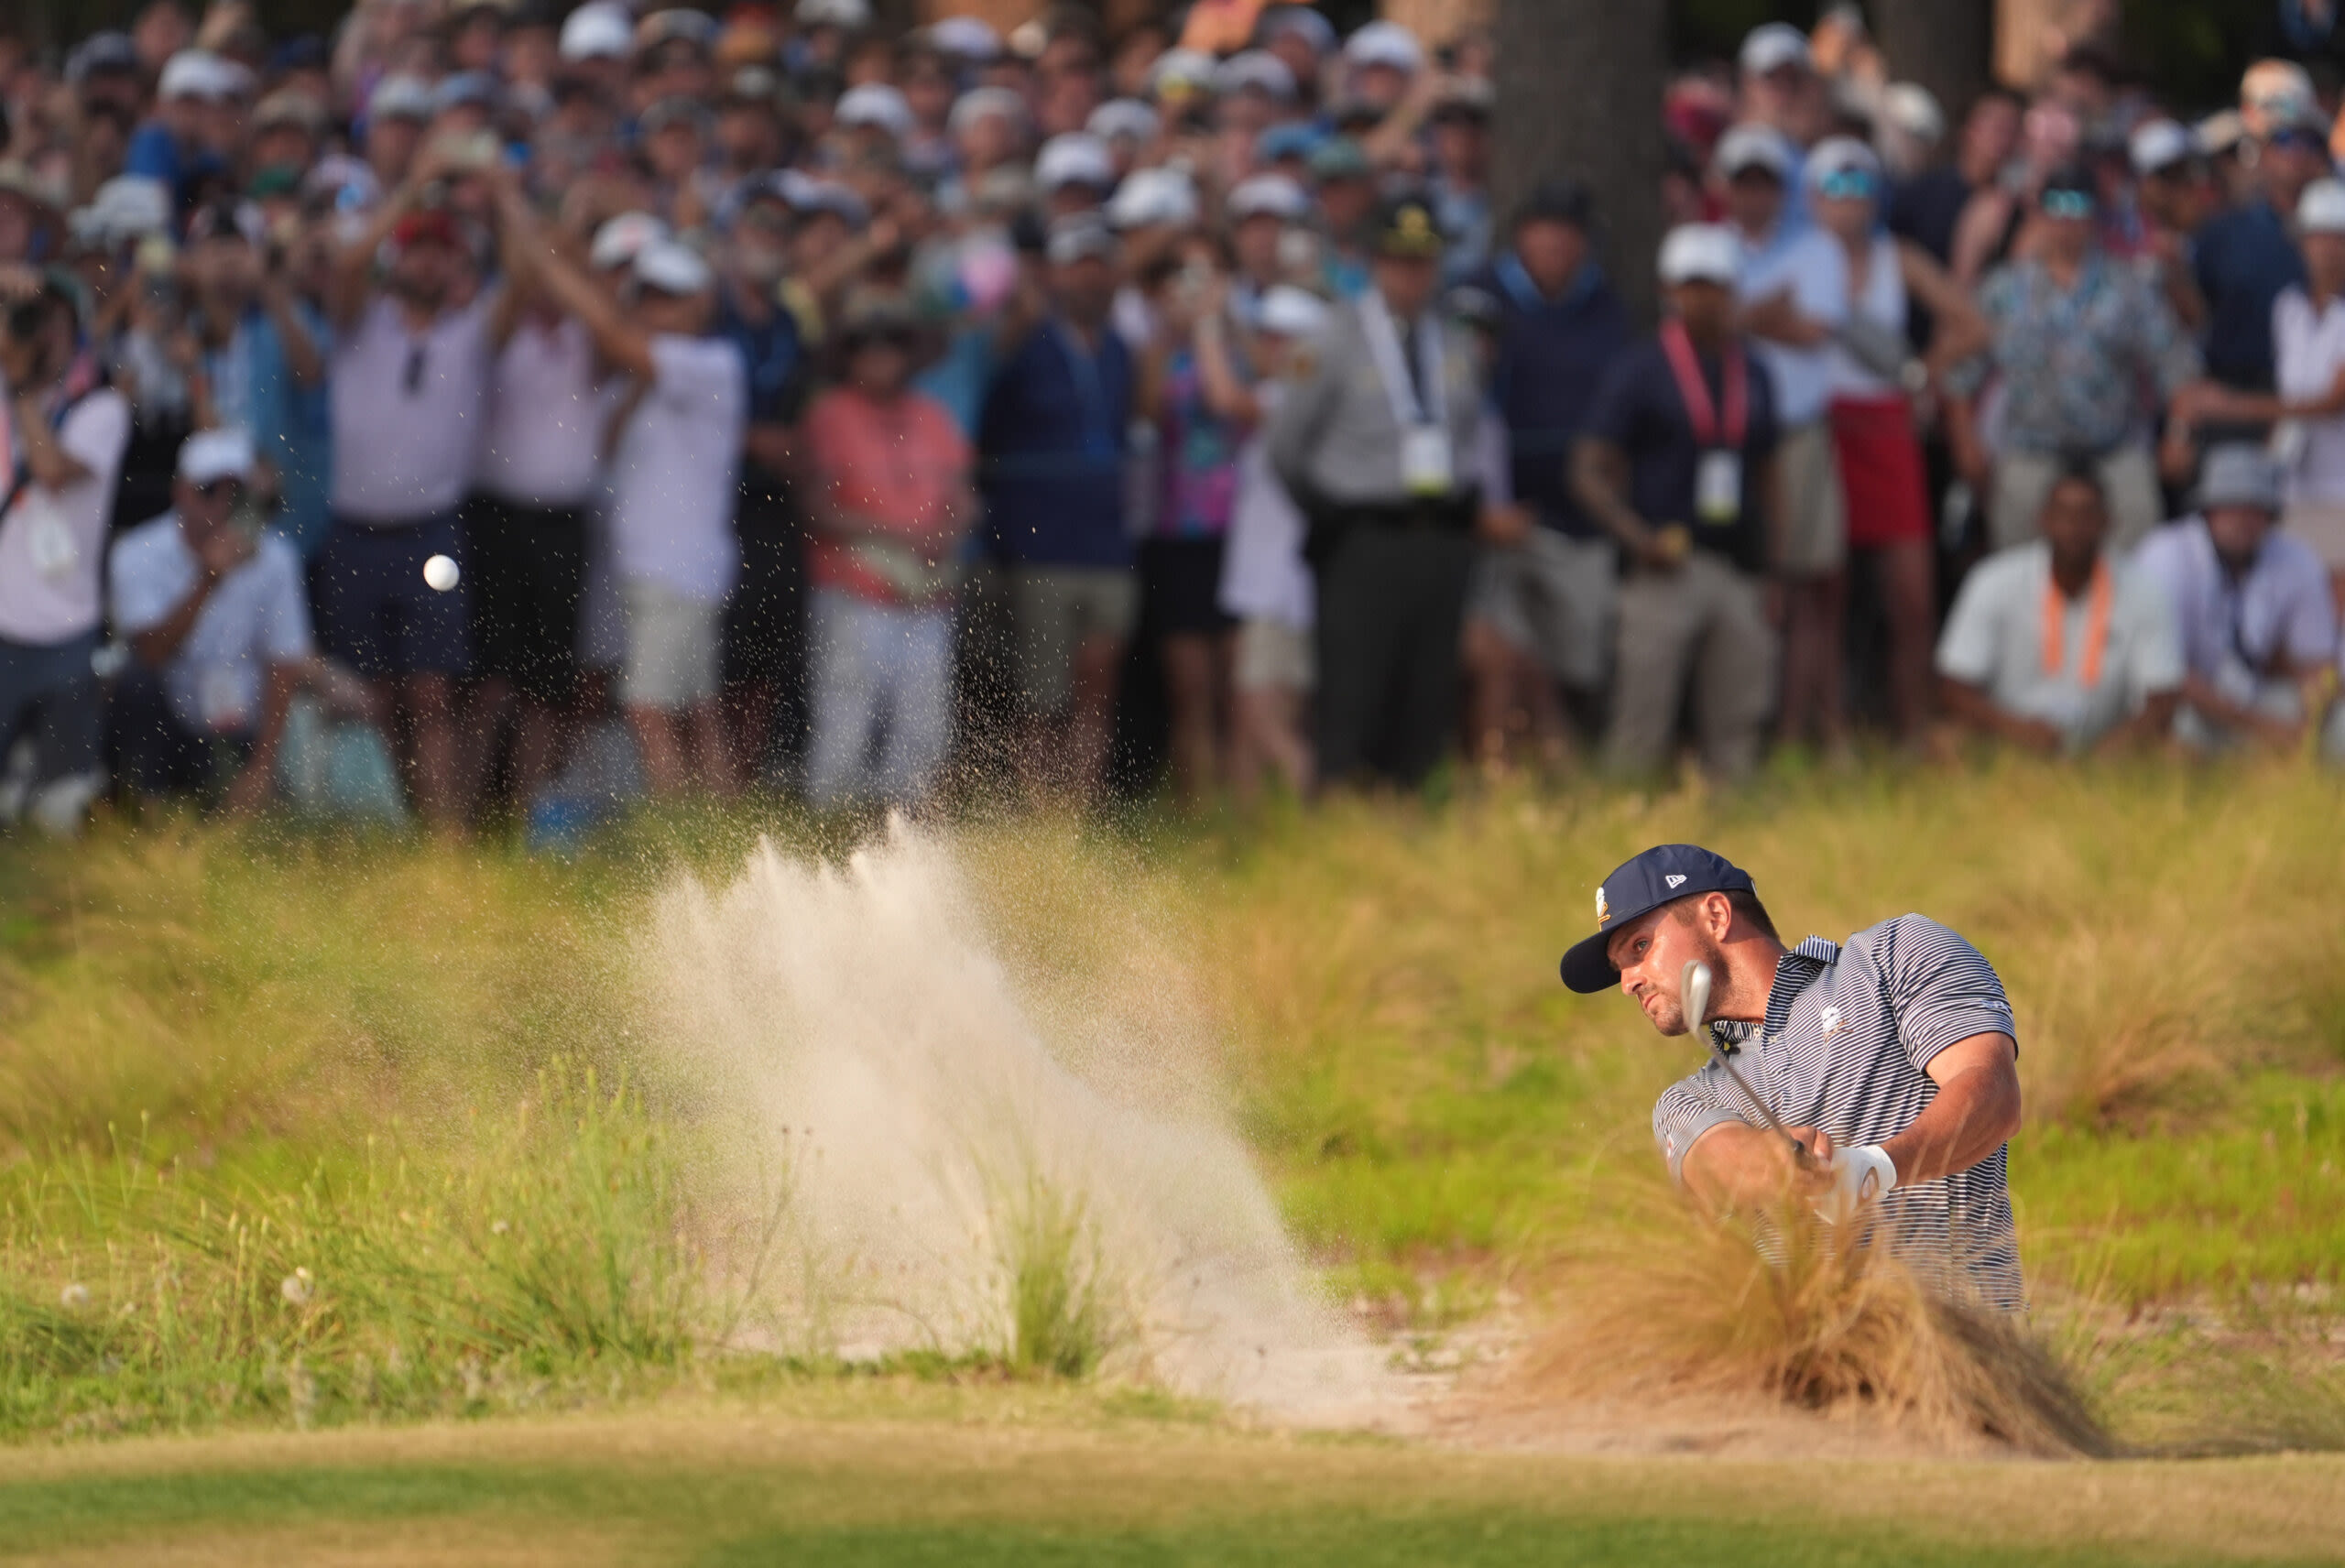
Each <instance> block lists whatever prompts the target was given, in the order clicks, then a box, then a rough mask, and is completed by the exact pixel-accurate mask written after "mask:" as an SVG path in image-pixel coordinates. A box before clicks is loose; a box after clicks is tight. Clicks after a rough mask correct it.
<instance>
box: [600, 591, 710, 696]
mask: <svg viewBox="0 0 2345 1568" xmlns="http://www.w3.org/2000/svg"><path fill="white" fill-rule="evenodd" d="M619 595H620V599H621V601H622V602H623V603H624V604H626V606H627V668H626V670H624V671H623V672H622V673H621V675H620V677H619V701H621V702H625V703H626V704H627V706H629V707H631V708H689V707H691V706H692V705H693V703H695V702H707V701H708V700H710V699H711V698H713V697H714V696H715V695H716V634H717V627H718V625H719V623H720V622H721V621H722V620H723V618H724V611H725V605H724V604H723V602H722V601H720V600H715V599H693V598H687V597H686V596H685V595H683V594H682V593H677V592H676V591H675V590H674V589H672V588H670V587H668V586H666V585H665V584H664V583H647V582H641V581H637V582H629V583H621V584H620V587H619Z"/></svg>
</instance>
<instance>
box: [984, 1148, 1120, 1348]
mask: <svg viewBox="0 0 2345 1568" xmlns="http://www.w3.org/2000/svg"><path fill="white" fill-rule="evenodd" d="M995 1206H996V1211H997V1213H996V1218H997V1220H998V1222H1000V1225H1001V1228H1002V1236H1001V1251H1002V1257H1001V1265H1002V1272H1003V1274H1004V1276H1005V1278H1004V1281H1003V1284H1004V1289H1005V1293H1006V1295H1007V1296H1008V1298H1009V1300H1008V1308H1009V1311H1008V1313H1007V1315H1008V1318H1009V1344H1008V1345H1007V1346H1006V1347H1005V1355H1004V1356H1003V1360H1004V1363H1005V1365H1006V1366H1007V1367H1009V1369H1010V1370H1012V1371H1014V1372H1020V1373H1024V1374H1027V1375H1030V1376H1031V1375H1045V1376H1051V1377H1088V1376H1089V1375H1090V1374H1091V1373H1092V1372H1094V1371H1096V1369H1097V1368H1098V1367H1099V1364H1100V1363H1101V1362H1102V1361H1103V1360H1105V1359H1106V1358H1107V1354H1108V1352H1109V1351H1111V1350H1112V1349H1114V1348H1115V1345H1116V1341H1117V1339H1118V1333H1117V1329H1118V1324H1117V1323H1116V1321H1115V1313H1114V1310H1113V1306H1112V1294H1111V1292H1110V1290H1109V1289H1108V1285H1107V1280H1106V1279H1103V1278H1102V1277H1101V1268H1102V1262H1101V1256H1100V1247H1099V1244H1098V1235H1097V1232H1096V1229H1095V1228H1094V1226H1093V1225H1092V1223H1091V1219H1090V1215H1089V1214H1088V1212H1087V1209H1086V1205H1085V1203H1084V1201H1083V1199H1082V1197H1081V1195H1080V1194H1076V1193H1070V1192H1066V1191H1065V1190H1063V1188H1061V1187H1059V1186H1057V1185H1055V1184H1053V1183H1052V1182H1051V1181H1047V1180H1045V1179H1044V1178H1043V1177H1042V1175H1041V1174H1039V1173H1035V1172H1030V1173H1029V1174H1028V1175H1027V1178H1026V1180H1025V1181H1024V1182H1023V1183H1022V1185H1021V1186H1020V1187H1019V1188H1018V1189H1017V1190H1015V1191H1012V1192H1008V1193H1005V1194H1002V1195H1001V1197H1000V1198H999V1199H998V1201H997V1203H996V1205H995Z"/></svg>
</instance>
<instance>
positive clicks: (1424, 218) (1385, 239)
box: [1375, 195, 1446, 261]
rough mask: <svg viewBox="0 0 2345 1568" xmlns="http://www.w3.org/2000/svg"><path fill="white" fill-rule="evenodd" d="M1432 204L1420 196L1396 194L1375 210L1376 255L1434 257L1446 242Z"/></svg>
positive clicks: (1419, 258)
mask: <svg viewBox="0 0 2345 1568" xmlns="http://www.w3.org/2000/svg"><path fill="white" fill-rule="evenodd" d="M1445 243H1446V242H1445V241H1444V240H1443V238H1442V234H1441V225H1440V223H1436V222H1435V221H1434V215H1433V207H1432V204H1431V203H1429V202H1427V201H1425V199H1424V198H1423V197H1422V196H1417V195H1407V196H1395V197H1392V198H1391V199H1390V200H1388V201H1386V202H1385V203H1384V204H1383V205H1382V206H1381V207H1380V208H1379V209H1378V210H1377V213H1376V241H1375V249H1376V254H1377V255H1379V256H1397V257H1401V258H1403V259H1407V260H1412V261H1428V260H1433V259H1435V258H1437V257H1438V256H1440V255H1441V253H1442V250H1443V248H1444V246H1445Z"/></svg>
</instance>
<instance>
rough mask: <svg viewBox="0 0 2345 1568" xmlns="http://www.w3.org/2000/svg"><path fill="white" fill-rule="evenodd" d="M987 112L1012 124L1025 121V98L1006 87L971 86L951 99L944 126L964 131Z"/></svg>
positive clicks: (1020, 123)
mask: <svg viewBox="0 0 2345 1568" xmlns="http://www.w3.org/2000/svg"><path fill="white" fill-rule="evenodd" d="M988 114H998V115H1000V116H1001V117H1002V118H1003V119H1005V120H1008V121H1009V123H1010V124H1011V125H1024V124H1025V123H1026V100H1025V99H1023V98H1021V97H1020V96H1019V95H1018V93H1017V92H1016V91H1015V90H1014V89H1012V88H1008V87H972V88H971V89H969V91H967V92H966V93H962V94H961V96H959V97H958V98H955V99H954V101H953V113H952V114H950V115H948V116H946V118H945V122H944V124H945V128H946V129H948V130H952V131H965V130H967V129H968V128H969V127H970V126H971V125H976V123H977V122H978V121H979V120H982V119H984V118H985V117H986V116H987V115H988Z"/></svg>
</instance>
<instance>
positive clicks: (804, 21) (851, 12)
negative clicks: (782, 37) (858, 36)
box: [791, 0, 871, 33]
mask: <svg viewBox="0 0 2345 1568" xmlns="http://www.w3.org/2000/svg"><path fill="white" fill-rule="evenodd" d="M791 19H792V20H793V21H795V22H796V23H797V24H798V25H799V26H800V27H845V29H846V30H847V31H849V32H851V33H853V32H860V31H862V30H863V29H864V28H865V27H869V26H870V25H871V0H798V8H797V10H795V11H793V12H791Z"/></svg>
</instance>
